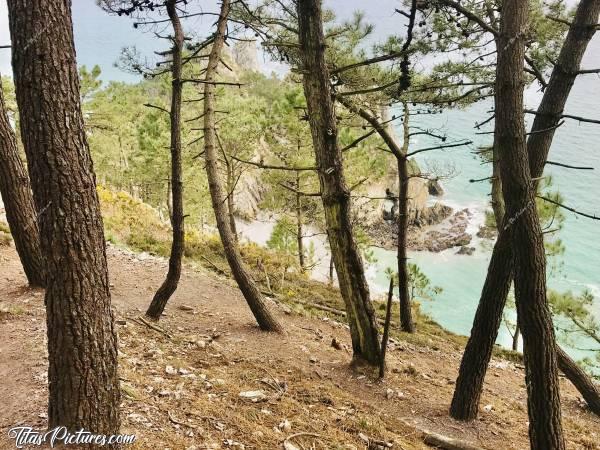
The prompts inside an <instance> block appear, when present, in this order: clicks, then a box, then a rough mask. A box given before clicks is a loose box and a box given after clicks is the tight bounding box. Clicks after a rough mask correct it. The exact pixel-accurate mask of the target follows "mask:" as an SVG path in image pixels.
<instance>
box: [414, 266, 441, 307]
mask: <svg viewBox="0 0 600 450" xmlns="http://www.w3.org/2000/svg"><path fill="white" fill-rule="evenodd" d="M408 279H409V283H410V296H411V298H412V299H414V300H433V299H434V298H435V296H436V295H439V294H441V292H442V288H441V287H439V286H434V285H432V284H431V280H430V279H429V278H428V277H427V275H425V273H423V271H422V270H421V269H420V268H419V266H417V265H416V264H412V263H409V264H408Z"/></svg>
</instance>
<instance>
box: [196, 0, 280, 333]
mask: <svg viewBox="0 0 600 450" xmlns="http://www.w3.org/2000/svg"><path fill="white" fill-rule="evenodd" d="M229 7H230V1H229V0H223V1H222V4H221V13H220V15H219V20H218V22H217V30H216V32H215V35H214V42H213V46H212V49H211V52H210V57H209V59H208V66H207V69H206V77H205V80H204V156H205V160H206V174H207V177H208V186H209V189H210V196H211V200H212V206H213V209H214V212H215V218H216V221H217V228H218V230H219V235H220V236H221V242H222V243H223V249H224V251H225V256H226V257H227V261H228V262H229V267H230V268H231V272H232V273H233V276H234V278H235V280H236V282H237V284H238V286H239V288H240V290H241V291H242V294H243V295H244V298H245V299H246V301H247V302H248V305H249V306H250V309H251V310H252V313H253V314H254V317H255V318H256V321H257V322H258V325H259V326H260V328H261V329H262V330H265V331H276V332H280V331H282V328H281V325H279V323H278V322H277V320H276V319H275V317H274V316H273V314H272V313H271V312H270V311H269V310H268V308H267V306H266V304H265V301H264V299H263V297H262V294H261V293H260V290H259V289H258V287H257V286H256V283H255V282H254V280H253V279H252V277H251V276H250V273H249V272H248V269H247V268H246V265H245V264H244V262H243V260H242V256H241V255H240V251H239V249H238V246H237V242H236V239H235V237H234V235H233V230H232V229H231V226H230V223H229V219H228V217H229V216H228V209H227V206H226V204H225V196H226V194H225V193H224V190H223V186H222V182H221V179H220V177H219V161H218V155H217V150H216V148H215V142H216V130H215V109H214V104H215V90H216V85H215V83H216V81H215V78H216V73H217V67H218V65H219V61H220V58H221V52H222V50H223V45H224V43H225V33H226V32H227V17H228V15H229Z"/></svg>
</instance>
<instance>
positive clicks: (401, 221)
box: [396, 103, 415, 333]
mask: <svg viewBox="0 0 600 450" xmlns="http://www.w3.org/2000/svg"><path fill="white" fill-rule="evenodd" d="M409 119H410V113H409V109H408V104H407V103H404V143H403V146H402V149H401V153H400V155H399V156H400V157H398V155H397V156H396V160H397V162H398V186H399V189H398V244H397V249H398V251H397V258H398V291H399V298H400V327H401V329H402V331H405V332H407V333H414V332H415V323H414V321H413V318H412V308H411V298H410V289H409V287H410V286H409V284H410V279H409V275H408V254H407V252H406V239H407V235H408V184H409V181H410V178H409V176H408V175H409V174H408V158H407V157H406V155H407V153H408V146H409V143H410V129H409V125H408V122H409Z"/></svg>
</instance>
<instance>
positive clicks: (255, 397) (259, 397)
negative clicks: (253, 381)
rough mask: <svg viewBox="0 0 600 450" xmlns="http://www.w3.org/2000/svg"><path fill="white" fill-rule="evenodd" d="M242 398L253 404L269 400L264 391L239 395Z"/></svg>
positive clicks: (246, 392)
mask: <svg viewBox="0 0 600 450" xmlns="http://www.w3.org/2000/svg"><path fill="white" fill-rule="evenodd" d="M239 396H240V398H243V399H244V400H250V401H251V402H253V403H257V402H262V401H264V400H266V399H267V396H266V394H265V393H264V391H245V392H240V393H239Z"/></svg>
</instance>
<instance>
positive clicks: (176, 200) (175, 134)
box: [146, 0, 185, 320]
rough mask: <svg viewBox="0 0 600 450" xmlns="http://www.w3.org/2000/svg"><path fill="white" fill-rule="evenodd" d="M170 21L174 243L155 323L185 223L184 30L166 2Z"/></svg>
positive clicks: (171, 282)
mask: <svg viewBox="0 0 600 450" xmlns="http://www.w3.org/2000/svg"><path fill="white" fill-rule="evenodd" d="M166 7H167V13H168V15H169V20H170V21H171V24H172V26H173V48H172V50H171V54H172V58H173V61H172V63H171V78H172V80H171V85H172V88H171V110H170V111H169V116H170V129H171V145H170V149H171V181H170V184H171V208H170V209H171V227H172V229H173V241H172V243H171V255H170V257H169V270H168V272H167V277H166V278H165V281H164V282H163V284H162V285H161V286H160V287H159V288H158V290H157V291H156V294H154V298H153V299H152V302H151V303H150V306H149V307H148V310H147V311H146V316H148V317H149V318H151V319H154V320H158V319H160V316H161V315H162V314H163V312H164V310H165V307H166V306H167V302H168V301H169V299H170V298H171V296H172V295H173V294H174V293H175V290H177V285H178V284H179V279H180V278H181V264H182V259H183V252H184V249H185V224H184V220H185V219H184V215H183V178H182V168H181V97H182V91H183V83H182V80H181V77H182V73H181V72H182V52H183V44H184V39H185V37H184V34H183V28H182V26H181V21H180V20H179V16H178V13H177V1H176V0H168V1H167V3H166Z"/></svg>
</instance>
